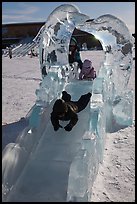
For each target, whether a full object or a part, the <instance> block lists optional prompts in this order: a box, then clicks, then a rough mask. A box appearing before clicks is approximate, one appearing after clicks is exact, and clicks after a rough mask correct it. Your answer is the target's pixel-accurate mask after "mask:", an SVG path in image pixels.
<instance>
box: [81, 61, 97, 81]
mask: <svg viewBox="0 0 137 204" xmlns="http://www.w3.org/2000/svg"><path fill="white" fill-rule="evenodd" d="M95 78H96V71H95V70H94V67H92V62H91V61H90V60H88V59H86V60H85V61H84V62H83V65H82V69H81V71H80V73H79V79H80V80H83V79H85V80H94V79H95Z"/></svg>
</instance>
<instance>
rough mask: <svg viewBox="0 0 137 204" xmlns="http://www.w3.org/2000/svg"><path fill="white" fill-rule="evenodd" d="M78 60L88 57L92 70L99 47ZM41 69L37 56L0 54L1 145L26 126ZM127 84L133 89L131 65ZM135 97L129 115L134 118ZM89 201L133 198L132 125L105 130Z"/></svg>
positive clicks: (100, 54)
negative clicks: (0, 83) (106, 131)
mask: <svg viewBox="0 0 137 204" xmlns="http://www.w3.org/2000/svg"><path fill="white" fill-rule="evenodd" d="M81 57H82V60H84V59H85V58H87V59H91V60H92V62H93V66H94V67H95V69H96V70H98V69H99V66H100V63H101V62H102V61H103V58H104V53H103V51H86V52H81ZM40 80H41V73H40V68H39V59H38V58H37V57H34V58H30V57H29V56H25V57H20V58H12V59H9V58H8V57H3V58H2V125H3V126H2V131H3V133H2V145H3V148H4V146H5V145H6V144H7V143H9V142H11V141H12V142H14V141H15V139H16V137H17V135H18V133H19V132H20V131H21V130H22V129H23V128H24V127H25V126H26V121H24V120H23V119H21V118H23V117H25V116H26V114H27V113H28V111H29V110H30V109H31V107H32V106H33V105H34V103H35V100H36V95H35V90H36V89H37V88H39V83H40ZM129 88H130V89H133V91H134V93H135V66H134V67H133V70H132V73H131V77H130V81H129ZM134 107H135V100H134V103H133V119H134V120H135V109H134ZM92 201H93V202H111V201H113V202H134V201H135V127H134V125H133V126H131V127H128V128H125V129H122V130H119V131H118V132H115V133H111V134H107V138H106V144H105V151H104V162H103V164H102V165H100V168H99V172H98V176H97V178H96V180H95V182H94V186H93V196H92Z"/></svg>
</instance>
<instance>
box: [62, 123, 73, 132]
mask: <svg viewBox="0 0 137 204" xmlns="http://www.w3.org/2000/svg"><path fill="white" fill-rule="evenodd" d="M64 129H65V130H66V131H71V130H72V127H71V126H70V125H69V124H68V125H66V126H65V127H64Z"/></svg>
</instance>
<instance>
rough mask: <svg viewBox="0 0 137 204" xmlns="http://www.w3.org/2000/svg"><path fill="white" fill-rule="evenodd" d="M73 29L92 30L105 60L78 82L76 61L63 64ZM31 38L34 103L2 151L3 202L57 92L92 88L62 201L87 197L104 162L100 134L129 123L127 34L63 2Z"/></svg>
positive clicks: (119, 25) (113, 21)
mask: <svg viewBox="0 0 137 204" xmlns="http://www.w3.org/2000/svg"><path fill="white" fill-rule="evenodd" d="M74 28H77V29H80V30H82V31H86V32H88V33H91V34H93V35H94V36H95V37H96V38H97V39H99V40H100V42H101V44H102V47H103V50H104V52H105V61H104V63H103V64H102V65H101V67H100V70H99V74H98V76H97V78H96V79H95V80H94V81H93V82H89V81H81V82H80V81H79V80H78V78H77V73H76V72H77V69H76V64H73V65H72V66H70V65H69V63H68V53H69V43H70V39H71V36H72V33H73V30H74ZM34 41H35V43H37V44H38V45H39V57H40V69H41V73H42V78H43V80H42V82H41V83H40V86H39V89H37V90H36V95H37V100H36V104H35V106H34V107H33V108H32V110H31V111H30V113H29V115H28V119H29V126H28V127H27V128H26V129H25V130H24V132H23V133H22V135H20V136H19V138H18V140H17V141H16V144H12V145H11V144H10V145H9V146H7V147H6V149H5V150H4V151H3V186H2V187H3V193H2V195H3V201H17V200H16V199H15V198H14V196H13V195H14V193H15V195H16V189H17V186H18V183H19V181H20V174H21V173H20V171H21V168H22V171H23V166H25V163H26V162H29V158H30V155H31V154H32V152H34V151H35V147H36V146H37V143H38V141H39V139H40V138H41V137H42V136H43V134H44V132H45V130H46V128H47V126H48V121H49V118H48V117H47V115H48V113H50V111H51V108H52V104H53V102H54V101H55V100H56V98H58V97H59V96H60V95H61V92H62V90H67V91H70V93H71V95H72V98H73V100H75V97H76V98H77V97H78V95H77V94H78V93H79V94H83V93H86V92H87V91H92V99H91V102H90V106H89V111H87V115H88V128H87V129H86V130H85V131H84V130H83V131H84V133H83V136H82V138H81V143H80V144H79V148H78V151H77V153H76V154H75V155H74V158H72V161H71V164H70V168H69V175H68V186H67V196H66V197H65V199H64V200H63V201H75V202H76V201H90V200H91V196H92V190H91V189H92V185H93V182H94V180H95V178H96V175H97V172H98V165H99V163H100V162H103V150H104V143H105V133H106V132H111V131H114V129H115V128H117V127H119V128H120V127H125V126H128V125H131V124H132V103H133V93H132V90H128V89H127V84H128V81H129V77H130V74H131V71H132V46H133V41H132V36H131V35H130V33H129V30H128V28H127V27H126V25H125V23H124V22H122V21H121V20H120V19H118V18H116V17H115V16H112V15H109V14H106V15H103V16H100V17H98V18H97V19H94V20H90V17H89V16H87V15H84V14H82V13H81V12H80V11H79V9H78V8H76V7H75V6H73V5H70V4H64V5H61V6H59V7H57V8H56V9H55V10H54V11H53V12H52V13H51V14H50V16H49V17H48V19H47V21H46V23H45V25H44V26H43V27H42V28H41V29H40V31H39V33H38V35H37V36H36V37H35V39H34ZM45 69H46V70H45ZM43 70H44V71H43ZM43 73H45V74H43ZM77 90H79V91H77ZM45 107H46V109H45ZM44 110H46V111H44ZM45 121H46V122H47V125H45ZM79 128H81V127H79ZM51 131H52V130H51ZM64 134H65V133H64ZM73 136H75V135H73ZM43 137H44V136H43ZM62 138H64V137H62ZM9 155H10V157H11V159H10V160H9V159H8V157H9ZM20 165H21V166H20ZM13 170H14V171H13ZM17 181H18V182H17ZM43 201H46V200H43ZM61 201H62V200H61Z"/></svg>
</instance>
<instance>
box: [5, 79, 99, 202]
mask: <svg viewBox="0 0 137 204" xmlns="http://www.w3.org/2000/svg"><path fill="white" fill-rule="evenodd" d="M65 90H66V91H68V92H69V93H70V94H71V95H72V99H73V100H77V99H78V98H79V97H80V96H81V94H84V93H87V92H88V91H92V82H91V81H90V82H88V81H87V82H84V84H83V83H80V82H78V84H77V82H76V83H74V82H73V83H70V84H69V85H68V86H66V89H65ZM53 103H54V101H53V102H52V103H51V105H50V106H49V111H46V114H45V113H44V112H43V117H47V119H46V118H45V121H46V122H47V123H46V124H45V129H44V131H43V132H42V135H39V138H40V139H39V141H38V142H37V144H34V145H33V146H35V148H34V147H31V144H29V145H30V147H29V148H31V149H32V151H31V153H30V155H29V156H28V158H26V161H25V162H24V160H25V158H22V157H25V154H24V156H23V155H22V157H20V158H19V159H20V162H19V161H18V163H17V164H16V163H15V160H16V158H14V161H11V162H13V163H14V165H15V172H12V173H11V172H10V173H11V174H10V176H13V177H14V176H15V175H14V174H16V175H17V174H18V178H16V179H14V182H15V183H14V185H13V186H12V189H11V190H10V191H9V192H8V194H7V195H6V196H5V200H4V201H5V202H27V201H28V202H36V201H38V202H48V201H49V202H51V201H53V202H54V201H55V202H63V201H67V196H68V195H67V192H68V182H69V176H70V168H71V165H72V163H73V161H74V160H75V158H76V157H77V155H78V154H79V152H80V151H82V149H83V148H82V138H83V136H84V135H85V134H86V133H87V132H88V130H89V125H90V122H89V121H90V120H89V118H90V103H89V105H88V106H87V107H86V109H85V110H83V111H82V112H80V113H79V114H78V117H79V120H78V123H77V124H76V126H75V127H74V128H73V129H72V131H71V132H67V131H65V130H64V129H63V128H60V129H59V130H58V131H57V132H55V131H54V129H53V126H52V124H51V121H50V112H51V110H52V106H53ZM44 114H45V116H44ZM43 119H44V118H43ZM45 121H43V123H45ZM67 123H68V121H65V122H61V123H60V124H62V125H63V126H65V125H66V124H67ZM28 137H29V135H28ZM28 140H29V138H28ZM32 140H33V139H32ZM34 140H35V137H34ZM34 142H35V141H32V143H34ZM19 146H20V147H21V146H22V144H21V143H20V144H19ZM21 148H22V147H21ZM23 148H28V147H27V145H24V147H23ZM83 150H84V149H83ZM16 151H17V152H16V153H18V150H16ZM9 154H11V155H12V149H9V152H8V153H7V157H8V156H11V155H9ZM5 155H6V154H5ZM7 157H6V158H7ZM6 158H5V159H6ZM23 162H24V165H23ZM74 163H75V162H74ZM7 165H8V164H7ZM20 165H22V169H19V166H20ZM74 165H75V164H74ZM78 168H79V169H78V171H79V172H80V171H82V166H81V165H79V167H78ZM5 173H6V172H5ZM73 173H74V172H73ZM95 173H96V172H95ZM75 176H78V174H77V175H75ZM81 176H82V175H81ZM81 185H82V186H81ZM83 185H84V183H82V184H79V186H78V188H79V191H80V188H83Z"/></svg>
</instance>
